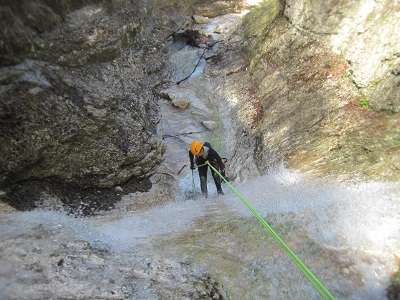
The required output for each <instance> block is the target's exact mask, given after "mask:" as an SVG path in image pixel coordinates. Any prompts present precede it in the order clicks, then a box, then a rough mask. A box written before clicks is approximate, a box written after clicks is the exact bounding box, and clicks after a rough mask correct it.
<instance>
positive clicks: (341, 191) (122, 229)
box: [0, 168, 400, 299]
mask: <svg viewBox="0 0 400 300" xmlns="http://www.w3.org/2000/svg"><path fill="white" fill-rule="evenodd" d="M196 177H197V176H196ZM209 186H210V194H211V195H210V198H208V199H204V198H202V197H201V196H200V195H198V196H197V197H195V199H189V200H188V199H185V195H188V192H190V191H191V190H192V182H191V176H190V174H188V175H187V176H185V177H183V178H182V180H181V188H182V194H181V196H180V197H181V198H180V199H177V201H176V202H173V203H169V204H166V205H163V206H160V207H156V208H152V209H149V210H146V211H143V212H137V213H131V214H127V215H125V216H120V217H118V218H116V217H115V216H114V217H112V216H108V215H105V216H100V217H92V218H74V217H72V216H67V215H64V214H63V213H60V212H51V211H45V210H36V211H32V212H19V213H14V214H12V215H8V216H6V217H5V218H3V219H2V221H1V223H0V234H1V237H2V239H12V238H13V237H17V236H19V235H21V234H24V233H26V232H30V231H32V230H34V228H36V227H37V226H39V225H40V226H44V227H45V228H47V229H48V230H56V231H57V232H59V233H60V232H63V231H65V232H66V233H68V236H72V237H73V238H75V239H79V240H85V241H88V242H90V243H92V244H97V245H102V246H103V247H106V248H107V249H111V250H112V251H114V252H127V251H132V250H134V249H135V248H137V247H140V246H143V245H146V244H149V243H150V242H151V241H152V240H158V239H160V238H164V239H165V238H166V237H168V236H173V235H176V234H179V233H185V232H190V231H191V230H194V223H195V222H196V220H198V219H201V218H204V217H207V218H211V219H212V220H214V221H216V222H221V223H224V222H227V221H229V220H230V219H231V220H233V219H236V218H238V217H240V218H245V219H246V218H249V219H250V218H252V217H251V215H250V213H249V211H248V210H247V209H246V208H245V207H244V205H242V204H241V203H240V202H239V200H238V199H237V198H236V197H235V196H234V195H233V194H231V193H230V192H229V191H228V190H227V187H226V186H224V188H225V191H226V195H225V196H222V197H221V196H217V195H216V193H215V190H214V186H213V185H212V184H211V182H210V183H209ZM237 188H238V189H239V190H240V191H242V193H243V194H244V195H246V196H247V197H248V198H249V199H250V200H251V202H252V203H253V204H254V206H255V207H256V208H257V210H258V211H259V212H260V213H261V214H262V215H263V216H265V217H266V219H267V220H268V218H269V216H272V215H278V216H282V218H283V219H285V216H289V218H291V219H293V220H297V221H295V224H296V226H301V228H300V229H301V230H305V231H306V232H307V233H308V236H309V237H310V238H311V239H313V240H314V241H315V242H317V243H318V244H319V245H321V247H323V248H327V249H335V250H338V251H344V250H346V253H352V255H354V259H355V261H356V267H357V271H358V272H359V273H360V274H361V276H362V278H363V279H362V281H363V284H364V286H363V288H361V289H360V290H359V291H354V294H353V298H354V299H379V298H380V297H383V296H384V289H385V287H386V284H387V280H388V275H389V272H390V266H391V265H392V266H394V254H395V253H399V251H400V242H399V239H398V237H399V236H400V222H399V220H400V202H399V201H398V200H399V195H400V187H399V186H398V185H394V184H389V183H378V182H370V183H360V184H344V183H338V182H329V183H323V182H322V181H321V182H315V181H314V182H313V181H310V180H307V179H306V178H305V177H304V176H302V174H300V173H298V172H294V171H290V170H287V169H284V168H280V169H278V170H276V171H275V172H272V173H270V174H268V175H265V176H261V177H258V178H255V179H252V180H249V181H247V182H245V183H241V184H238V185H237ZM196 189H197V193H198V181H197V178H196ZM296 216H298V217H299V218H296ZM278 218H279V217H278ZM298 220H300V221H298ZM284 222H285V221H284ZM196 228H197V229H196V230H199V229H198V227H196ZM204 231H205V232H206V229H204ZM68 238H71V237H68ZM288 242H289V244H290V241H288ZM346 255H348V254H346ZM337 276H339V275H337Z"/></svg>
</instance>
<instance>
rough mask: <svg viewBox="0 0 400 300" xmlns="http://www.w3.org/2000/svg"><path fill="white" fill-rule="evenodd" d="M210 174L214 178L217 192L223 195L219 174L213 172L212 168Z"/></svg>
mask: <svg viewBox="0 0 400 300" xmlns="http://www.w3.org/2000/svg"><path fill="white" fill-rule="evenodd" d="M216 169H217V168H216ZM211 174H212V177H213V179H214V183H215V187H216V188H217V192H218V194H221V195H223V194H224V192H223V191H222V187H221V177H219V175H218V174H217V173H216V172H214V171H213V170H212V169H211Z"/></svg>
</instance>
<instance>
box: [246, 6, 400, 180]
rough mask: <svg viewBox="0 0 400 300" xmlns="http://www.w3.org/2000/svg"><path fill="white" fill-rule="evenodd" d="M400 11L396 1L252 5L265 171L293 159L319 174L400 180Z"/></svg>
mask: <svg viewBox="0 0 400 300" xmlns="http://www.w3.org/2000/svg"><path fill="white" fill-rule="evenodd" d="M399 14H400V4H399V3H397V2H393V1H389V0H388V1H378V2H375V1H363V2H354V1H347V0H342V1H328V2H327V1H311V2H310V1H302V0H293V1H292V0H289V1H286V2H285V3H283V4H282V2H281V1H275V0H268V1H264V2H262V3H261V4H260V5H259V6H256V7H254V8H253V9H252V10H251V12H250V13H249V14H248V15H247V16H246V19H245V30H244V36H245V37H247V42H246V43H247V44H246V49H247V56H248V64H249V70H250V76H251V80H253V84H254V87H255V88H254V97H253V98H254V99H255V110H256V111H258V112H259V113H258V116H257V117H256V118H255V119H256V122H255V124H254V128H253V129H250V130H251V131H252V134H253V136H254V137H255V144H256V149H255V158H256V161H257V162H258V167H259V169H260V171H262V172H264V171H265V170H266V169H267V168H268V167H269V166H271V164H273V163H274V162H278V161H281V160H284V161H287V162H288V163H289V165H290V166H292V167H295V168H300V169H303V170H308V171H311V170H312V171H313V172H315V173H317V174H344V175H345V176H346V177H350V178H353V176H354V175H357V176H360V177H367V178H385V179H393V180H395V179H399V178H400V172H399V170H400V148H399V139H398V137H399V133H400V131H399V128H400V123H399V122H400V117H399V114H398V112H399V109H400V103H399V100H400V97H399V89H398V84H399V80H400V79H399V76H398V75H397V71H396V70H397V67H398V65H399V63H400V57H399V52H400V48H399V47H400V46H399V43H398V42H397V41H398V40H399V38H400V32H399V31H398V19H399ZM257 107H258V108H257Z"/></svg>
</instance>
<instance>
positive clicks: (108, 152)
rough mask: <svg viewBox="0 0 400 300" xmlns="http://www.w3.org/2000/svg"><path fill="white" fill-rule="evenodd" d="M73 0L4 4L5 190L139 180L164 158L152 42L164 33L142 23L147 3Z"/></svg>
mask: <svg viewBox="0 0 400 300" xmlns="http://www.w3.org/2000/svg"><path fill="white" fill-rule="evenodd" d="M70 2H71V3H70V5H69V4H68V3H69V2H68V1H62V2H54V1H38V2H35V3H33V2H30V1H25V2H19V3H18V4H14V2H12V1H10V2H9V3H6V4H2V6H1V8H0V12H2V13H4V14H7V15H8V19H2V20H1V22H6V23H7V22H11V20H9V18H11V19H12V22H11V23H7V26H3V27H2V28H4V29H3V31H2V32H1V38H2V40H3V41H5V44H1V48H0V56H1V57H2V59H1V62H2V64H3V67H2V68H1V69H0V84H1V86H0V122H1V126H0V152H1V153H2V156H1V158H0V185H1V186H2V187H4V188H5V190H13V189H14V188H13V187H14V186H15V185H18V190H22V188H21V184H22V183H24V184H25V183H26V184H28V185H29V182H30V181H32V180H34V181H35V182H37V183H38V185H40V181H41V180H45V181H46V182H57V183H61V184H67V185H68V184H71V185H73V186H74V187H75V188H82V189H91V188H92V189H93V188H94V189H95V188H108V187H112V186H115V185H120V184H124V183H126V182H128V181H135V182H140V181H141V180H143V178H146V177H148V176H149V175H150V174H151V172H152V170H153V169H154V168H155V167H156V166H157V165H158V164H159V162H160V161H161V159H162V155H163V152H164V147H163V145H162V144H161V141H160V140H159V139H157V138H156V136H155V134H154V132H155V127H156V125H157V122H158V119H159V116H158V105H157V98H156V97H155V96H154V95H153V92H152V85H154V82H156V81H157V80H158V78H159V76H160V74H161V72H160V71H161V69H162V64H163V62H162V61H163V59H162V53H161V51H159V50H160V48H157V47H150V45H152V43H154V42H155V41H158V40H160V39H161V37H160V36H156V34H153V33H152V30H153V27H152V26H156V24H153V23H152V24H151V26H150V25H147V23H146V21H145V18H146V14H145V13H144V12H145V11H146V7H145V4H144V2H143V3H142V2H140V1H135V2H134V3H132V4H130V5H128V6H121V4H120V3H118V2H115V3H114V2H110V3H108V4H107V5H105V4H104V5H103V4H101V3H100V4H99V3H97V2H96V1H70ZM64 5H66V6H67V8H65V7H64ZM13 22H14V23H15V24H16V25H18V26H15V27H13V26H11V27H10V24H13ZM163 22H165V23H167V22H168V20H163ZM6 28H11V29H10V30H8V29H6ZM158 34H159V35H161V36H163V35H164V33H158ZM165 35H166V33H165ZM143 36H147V39H143ZM23 37H25V39H24V38H23ZM12 41H13V42H12ZM128 47H130V48H128ZM134 49H136V50H134ZM149 61H151V65H150V64H149V65H147V64H146V62H149ZM12 63H16V64H14V65H11V64H12ZM6 65H7V66H6ZM11 194H12V193H11ZM27 195H29V193H28V194H27ZM27 198H29V197H28V196H27ZM27 200H28V199H27ZM10 201H11V202H12V200H10ZM19 208H20V206H19Z"/></svg>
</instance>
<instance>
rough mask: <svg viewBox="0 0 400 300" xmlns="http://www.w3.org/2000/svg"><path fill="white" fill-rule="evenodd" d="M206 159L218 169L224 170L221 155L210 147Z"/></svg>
mask: <svg viewBox="0 0 400 300" xmlns="http://www.w3.org/2000/svg"><path fill="white" fill-rule="evenodd" d="M208 160H209V161H210V162H211V163H214V164H215V165H216V166H217V167H218V168H219V169H220V170H224V169H225V165H224V163H223V162H222V159H221V157H220V156H219V154H218V153H217V151H215V150H214V149H212V148H210V150H209V151H208Z"/></svg>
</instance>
